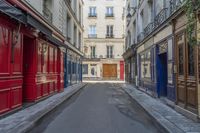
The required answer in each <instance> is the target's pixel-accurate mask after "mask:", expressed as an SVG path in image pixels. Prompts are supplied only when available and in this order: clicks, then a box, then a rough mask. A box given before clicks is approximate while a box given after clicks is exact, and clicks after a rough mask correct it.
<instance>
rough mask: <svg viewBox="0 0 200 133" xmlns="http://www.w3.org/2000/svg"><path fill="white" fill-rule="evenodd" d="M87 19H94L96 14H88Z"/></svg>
mask: <svg viewBox="0 0 200 133" xmlns="http://www.w3.org/2000/svg"><path fill="white" fill-rule="evenodd" d="M88 17H89V18H96V17H97V14H96V13H88Z"/></svg>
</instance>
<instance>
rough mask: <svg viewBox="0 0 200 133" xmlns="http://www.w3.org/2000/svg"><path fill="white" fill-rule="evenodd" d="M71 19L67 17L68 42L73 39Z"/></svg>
mask: <svg viewBox="0 0 200 133" xmlns="http://www.w3.org/2000/svg"><path fill="white" fill-rule="evenodd" d="M70 27H71V18H70V16H69V15H67V40H68V41H69V40H70V39H71V29H70Z"/></svg>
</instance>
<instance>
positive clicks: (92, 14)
mask: <svg viewBox="0 0 200 133" xmlns="http://www.w3.org/2000/svg"><path fill="white" fill-rule="evenodd" d="M96 15H97V14H96V7H89V17H96Z"/></svg>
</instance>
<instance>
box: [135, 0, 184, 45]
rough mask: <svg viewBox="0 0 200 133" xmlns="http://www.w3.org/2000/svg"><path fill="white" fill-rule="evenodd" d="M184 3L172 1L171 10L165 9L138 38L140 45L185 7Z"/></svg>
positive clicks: (179, 0) (181, 0)
mask: <svg viewBox="0 0 200 133" xmlns="http://www.w3.org/2000/svg"><path fill="white" fill-rule="evenodd" d="M183 1H184V0H170V6H169V8H163V9H162V10H161V11H160V12H159V13H158V15H157V16H156V17H155V18H154V21H153V22H151V23H149V24H148V25H147V26H146V27H145V28H144V31H143V32H142V33H140V34H139V35H138V36H137V40H138V43H139V42H141V41H142V40H143V39H144V38H145V37H147V36H148V35H149V34H151V33H152V32H153V31H154V30H155V29H156V28H158V27H159V26H160V25H162V24H163V23H164V22H165V21H166V20H167V18H168V17H170V16H171V15H172V14H173V13H174V12H176V11H177V10H178V9H179V8H180V7H181V6H182V5H183Z"/></svg>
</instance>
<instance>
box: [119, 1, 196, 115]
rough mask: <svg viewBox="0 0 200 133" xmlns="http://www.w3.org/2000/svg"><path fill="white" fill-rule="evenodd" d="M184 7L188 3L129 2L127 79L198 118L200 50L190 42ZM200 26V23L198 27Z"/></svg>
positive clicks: (127, 6) (127, 8) (127, 5)
mask: <svg viewBox="0 0 200 133" xmlns="http://www.w3.org/2000/svg"><path fill="white" fill-rule="evenodd" d="M184 4H185V2H184V0H159V1H157V0H148V1H145V0H128V2H127V4H126V15H127V16H126V17H127V19H126V21H127V22H126V23H127V28H126V51H125V52H124V54H123V57H124V59H125V62H126V63H125V64H126V67H125V68H126V69H125V72H126V73H125V75H126V76H125V77H126V81H127V82H131V83H134V84H135V85H136V86H138V88H140V89H142V90H143V91H145V92H147V93H149V94H151V95H152V96H155V97H159V98H162V99H165V100H167V101H169V102H170V103H171V102H172V103H175V104H174V106H175V107H176V109H177V110H179V111H182V112H188V111H189V112H190V114H193V115H194V116H195V117H196V118H197V117H199V114H200V113H199V112H200V110H199V100H200V95H199V93H198V92H199V82H198V81H199V77H198V75H199V70H198V64H199V59H198V58H199V56H198V53H199V51H198V49H199V48H198V46H197V45H195V46H193V45H190V42H189V40H188V36H187V34H188V33H187V25H188V19H187V16H186V13H185V11H184V7H183V5H184ZM198 23H199V22H198V19H196V21H195V25H198ZM195 29H196V28H195ZM194 33H196V30H195V31H194ZM194 36H195V37H196V34H194ZM134 77H136V78H134ZM185 110H187V111H185ZM186 114H187V113H186Z"/></svg>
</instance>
